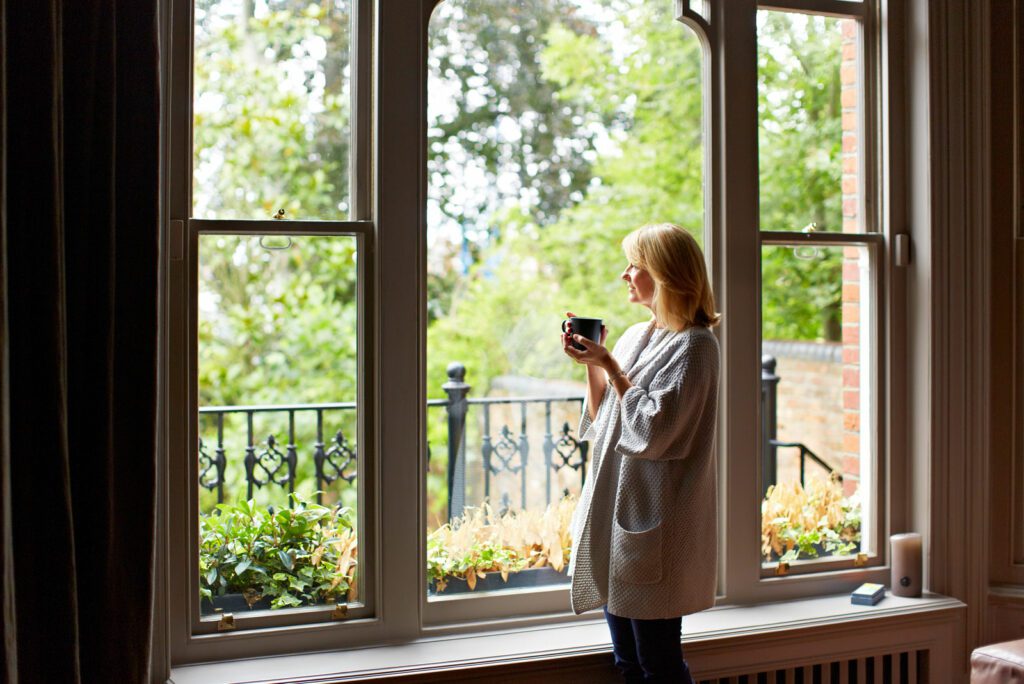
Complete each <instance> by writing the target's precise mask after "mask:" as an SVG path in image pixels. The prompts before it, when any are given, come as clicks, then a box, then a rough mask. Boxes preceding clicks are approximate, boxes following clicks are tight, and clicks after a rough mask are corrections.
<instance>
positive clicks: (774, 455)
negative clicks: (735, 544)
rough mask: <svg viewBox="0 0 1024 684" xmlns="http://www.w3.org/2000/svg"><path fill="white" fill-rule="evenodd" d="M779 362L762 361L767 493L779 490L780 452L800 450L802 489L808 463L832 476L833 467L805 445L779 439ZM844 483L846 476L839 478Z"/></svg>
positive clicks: (766, 358)
mask: <svg viewBox="0 0 1024 684" xmlns="http://www.w3.org/2000/svg"><path fill="white" fill-rule="evenodd" d="M775 367H776V361H775V357H773V356H768V355H765V356H762V357H761V472H762V473H763V479H764V482H763V483H762V484H763V485H764V492H765V494H767V493H768V489H769V488H770V487H773V486H775V484H776V483H777V481H778V477H779V449H785V448H792V449H799V450H800V485H801V486H803V485H805V484H806V480H805V477H806V471H807V461H808V460H810V461H811V462H813V463H816V464H817V465H819V466H821V467H822V468H824V469H825V472H826V473H828V474H831V473H832V467H831V466H830V465H829V464H828V463H826V462H825V461H824V460H822V459H821V457H820V456H818V455H817V454H816V453H814V452H813V451H811V450H810V448H808V446H807V445H806V444H804V443H803V442H786V441H781V440H779V439H778V431H779V418H778V396H779V380H780V378H779V376H777V375H776V374H775ZM837 479H838V480H839V481H840V482H842V481H843V476H842V474H837Z"/></svg>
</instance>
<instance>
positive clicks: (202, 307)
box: [198, 235, 359, 614]
mask: <svg viewBox="0 0 1024 684" xmlns="http://www.w3.org/2000/svg"><path fill="white" fill-rule="evenodd" d="M355 259H356V239H355V238H354V237H348V236H316V237H308V236H304V237H291V238H289V237H284V236H264V237H262V238H261V237H259V236H237V235H203V236H200V239H199V346H198V349H199V363H198V369H199V378H198V386H199V407H200V408H199V444H198V467H199V490H198V500H199V509H200V510H199V515H200V553H199V565H200V567H199V573H200V587H201V591H202V601H201V611H202V613H203V614H211V613H214V612H216V611H219V610H224V611H226V612H235V613H236V614H237V613H239V612H244V611H248V610H249V609H250V608H249V606H250V605H252V607H253V609H256V610H260V609H276V608H286V607H292V606H301V605H309V604H316V603H324V602H345V601H352V600H355V598H356V584H355V571H356V570H355V568H356V566H355V561H356V560H357V551H358V549H357V544H356V542H357V535H356V529H357V524H358V520H357V516H356V511H357V510H358V500H357V499H358V496H357V485H358V480H357V476H358V472H359V469H358V454H359V451H358V446H359V445H358V442H357V405H356V383H357V373H356V340H357V336H356V325H357V320H356V314H357V311H356V263H355Z"/></svg>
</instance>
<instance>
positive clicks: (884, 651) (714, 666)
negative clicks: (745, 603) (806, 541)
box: [684, 600, 967, 684]
mask: <svg viewBox="0 0 1024 684" xmlns="http://www.w3.org/2000/svg"><path fill="white" fill-rule="evenodd" d="M776 607H777V608H778V609H782V608H783V606H782V605H780V604H776ZM938 607H939V606H936V608H938ZM709 617H710V615H709ZM964 620H965V613H964V606H963V604H962V603H959V602H958V601H954V600H951V601H950V605H948V606H945V609H941V610H935V611H925V612H909V613H901V612H899V611H894V612H892V613H890V614H888V615H885V616H882V615H877V616H876V615H872V614H871V613H867V612H866V613H865V615H864V619H852V620H851V619H846V620H842V621H838V622H837V621H832V620H824V621H817V620H803V619H801V618H800V616H799V615H794V616H793V621H792V623H790V624H788V625H787V624H786V623H784V622H780V623H779V624H778V625H777V626H776V629H774V630H772V631H771V632H768V633H765V632H764V631H758V630H753V629H751V630H745V629H738V630H734V633H732V634H725V633H721V632H720V633H718V634H714V635H712V634H708V635H707V638H706V639H705V638H700V639H697V640H694V641H689V642H688V643H686V644H685V647H684V655H685V657H686V659H687V661H688V662H689V664H690V667H691V671H692V673H693V676H694V679H695V680H696V681H697V682H698V684H703V683H705V682H708V683H713V684H725V683H726V682H728V684H776V683H778V684H782V683H785V684H837V683H842V684H847V683H849V684H861V683H864V684H873V683H875V682H878V683H880V684H881V683H884V684H921V683H925V682H934V683H935V684H945V683H946V682H956V683H959V682H965V681H967V655H966V653H965V648H966V646H965V644H964V624H963V623H964ZM684 631H685V629H684Z"/></svg>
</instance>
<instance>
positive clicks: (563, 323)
mask: <svg viewBox="0 0 1024 684" xmlns="http://www.w3.org/2000/svg"><path fill="white" fill-rule="evenodd" d="M566 323H568V324H569V325H570V326H571V325H572V323H571V321H570V319H568V318H567V319H565V320H564V321H562V332H563V333H566V332H569V331H568V330H566V329H565V324H566Z"/></svg>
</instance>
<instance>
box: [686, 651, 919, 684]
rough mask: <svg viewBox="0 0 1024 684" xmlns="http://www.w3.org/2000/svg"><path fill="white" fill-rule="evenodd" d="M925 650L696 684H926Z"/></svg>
mask: <svg viewBox="0 0 1024 684" xmlns="http://www.w3.org/2000/svg"><path fill="white" fill-rule="evenodd" d="M928 654H929V651H927V650H908V651H898V652H894V653H878V654H875V655H866V656H860V657H856V658H845V659H840V660H832V661H829V662H817V663H807V664H800V665H793V666H787V667H785V668H782V669H773V670H766V671H765V670H762V671H754V672H749V673H746V674H732V675H730V676H727V677H711V678H708V677H706V676H703V675H702V673H699V672H698V673H697V676H698V679H697V683H698V684H925V683H926V682H928V681H929V677H928Z"/></svg>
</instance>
